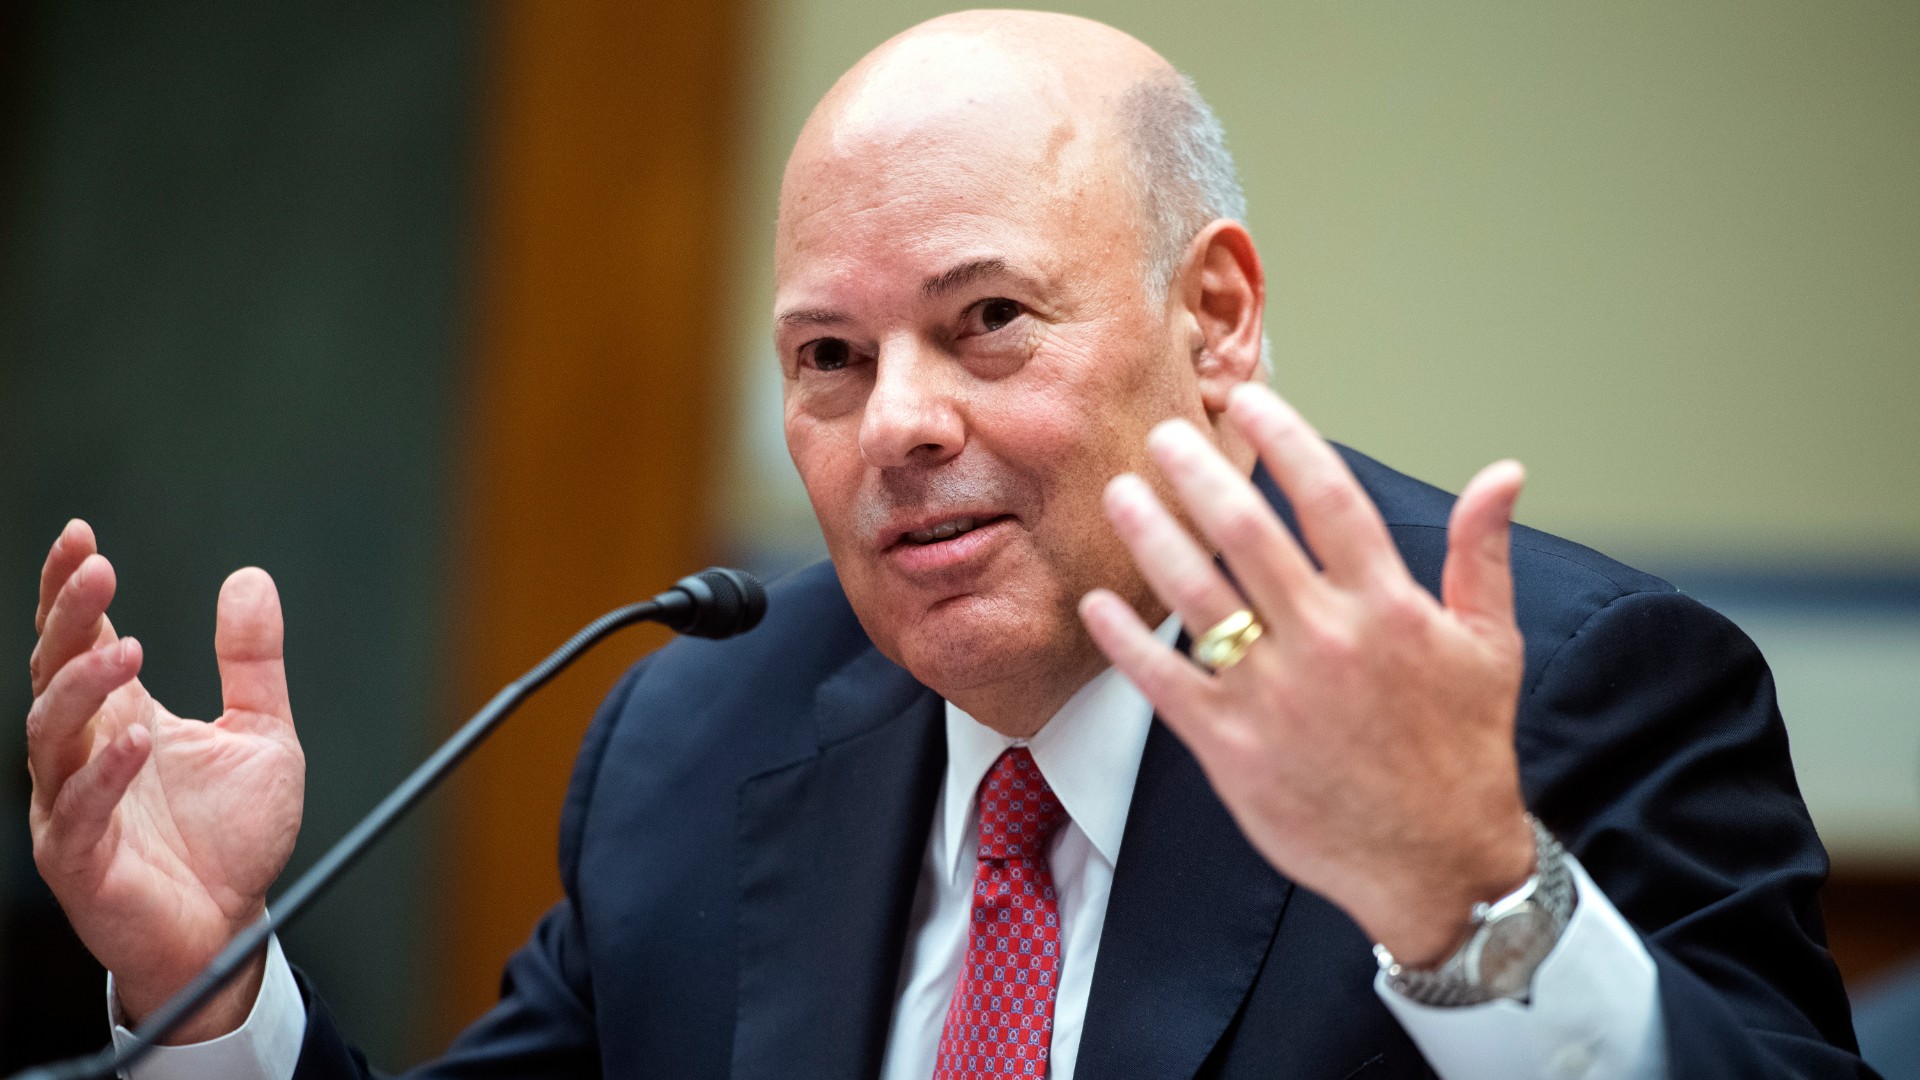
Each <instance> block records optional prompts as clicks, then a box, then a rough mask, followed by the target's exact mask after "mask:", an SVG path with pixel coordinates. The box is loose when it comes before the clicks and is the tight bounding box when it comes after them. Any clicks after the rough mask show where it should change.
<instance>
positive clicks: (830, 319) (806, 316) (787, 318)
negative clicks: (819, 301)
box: [777, 308, 847, 326]
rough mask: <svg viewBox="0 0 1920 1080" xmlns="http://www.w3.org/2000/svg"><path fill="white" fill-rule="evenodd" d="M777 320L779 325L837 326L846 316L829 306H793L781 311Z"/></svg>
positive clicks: (845, 319) (844, 320)
mask: <svg viewBox="0 0 1920 1080" xmlns="http://www.w3.org/2000/svg"><path fill="white" fill-rule="evenodd" d="M777 321H778V322H779V323H780V325H781V326H839V325H840V324H842V323H844V322H846V321H847V317H846V316H845V315H844V314H842V313H840V312H838V311H834V310H833V309H831V308H795V309H794V310H792V311H783V312H781V313H780V318H779V319H778V320H777Z"/></svg>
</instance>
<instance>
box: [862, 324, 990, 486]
mask: <svg viewBox="0 0 1920 1080" xmlns="http://www.w3.org/2000/svg"><path fill="white" fill-rule="evenodd" d="M956 375H957V373H956V372H954V371H953V370H952V368H951V365H949V364H947V363H944V362H943V358H942V357H941V356H940V355H939V353H938V351H937V350H933V349H930V348H927V347H926V346H924V345H922V344H920V343H918V342H913V341H899V342H888V343H886V344H884V345H883V346H882V347H881V350H880V356H879V358H878V359H877V361H876V362H875V364H874V382H873V389H872V391H870V392H869V393H868V395H867V404H866V412H865V413H864V415H862V416H861V418H860V456H861V457H864V458H866V460H867V464H869V465H873V466H875V467H878V468H883V469H886V468H897V467H900V466H903V465H920V466H926V465H937V464H939V463H940V462H942V461H945V460H947V459H948V458H951V457H953V456H954V455H955V454H958V453H959V452H960V448H961V446H962V444H963V443H964V442H965V441H966V425H965V423H964V421H963V420H962V419H961V413H960V410H959V409H958V407H957V405H958V402H957V401H956V388H955V385H954V380H955V377H956Z"/></svg>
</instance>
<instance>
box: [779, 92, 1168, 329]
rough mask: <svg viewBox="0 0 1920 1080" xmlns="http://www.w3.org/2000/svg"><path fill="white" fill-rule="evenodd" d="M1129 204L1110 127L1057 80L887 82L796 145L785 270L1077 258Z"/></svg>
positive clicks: (1107, 235) (840, 107) (832, 108)
mask: <svg viewBox="0 0 1920 1080" xmlns="http://www.w3.org/2000/svg"><path fill="white" fill-rule="evenodd" d="M945 59H950V58H943V60H945ZM976 74H977V73H976ZM1130 206H1131V202H1130V198H1129V195H1128V193H1127V190H1126V185H1125V179H1124V176H1123V174H1122V172H1121V162H1120V161H1119V160H1118V155H1116V154H1115V153H1113V151H1112V139H1111V138H1109V137H1108V136H1107V133H1106V130H1105V126H1104V125H1103V124H1100V123H1098V122H1096V119H1095V118H1090V117H1088V116H1085V115H1079V114H1076V112H1075V111H1074V110H1072V109H1070V108H1067V107H1066V105H1065V102H1064V100H1063V95H1062V93H1061V92H1060V91H1059V89H1058V88H1057V87H1052V86H1049V85H1046V84H1044V83H1041V84H1032V83H1023V82H1020V81H1018V80H1014V79H1011V78H1009V79H1007V80H1003V81H1002V82H1001V83H999V84H994V83H993V82H992V81H991V80H989V81H988V82H987V83H984V84H983V83H981V82H979V81H978V79H977V78H970V79H969V81H968V82H967V83H966V84H965V85H953V84H942V83H940V82H939V81H938V80H937V79H936V80H933V81H932V82H931V83H928V82H920V83H915V84H913V85H904V84H901V83H899V82H898V80H881V81H879V82H878V83H870V84H866V85H863V86H862V87H861V88H860V90H859V91H858V92H857V93H853V94H850V95H848V96H847V97H846V99H845V100H838V101H836V100H835V99H833V98H830V99H829V101H828V102H826V103H823V105H822V109H821V114H819V115H816V116H815V118H814V119H813V120H812V121H810V122H809V124H808V129H807V131H806V132H804V133H803V134H802V136H801V139H800V141H799V143H798V144H797V145H796V146H795V149H794V153H793V157H792V158H791V159H790V160H789V162H788V166H787V173H786V176H785V179H784V182H783V183H782V185H781V200H780V222H779V228H778V233H777V241H776V251H775V274H776V278H777V280H778V283H779V287H780V288H781V290H782V291H785V290H787V289H789V288H790V287H793V286H796V285H800V284H803V283H805V282H809V281H811V282H814V283H818V281H817V279H819V278H820V277H821V276H822V275H826V276H828V277H831V276H836V275H840V274H843V273H845V272H848V271H850V270H852V269H856V268H858V267H876V268H877V267H892V268H896V269H899V268H905V267H909V266H920V265H923V264H925V263H926V262H927V261H929V260H934V261H950V260H951V259H953V258H954V257H956V256H957V255H959V254H963V253H964V254H977V255H994V256H1001V257H1008V258H1014V259H1020V260H1022V261H1027V262H1030V263H1033V264H1036V265H1038V264H1044V263H1047V262H1057V261H1061V260H1066V261H1074V259H1075V257H1076V256H1077V255H1080V254H1084V252H1085V251H1086V250H1089V249H1097V248H1099V247H1101V246H1110V245H1111V244H1112V243H1114V242H1115V234H1116V233H1126V232H1129V231H1130V227H1131V224H1132V222H1131V218H1130V215H1129V214H1128V209H1129V207H1130Z"/></svg>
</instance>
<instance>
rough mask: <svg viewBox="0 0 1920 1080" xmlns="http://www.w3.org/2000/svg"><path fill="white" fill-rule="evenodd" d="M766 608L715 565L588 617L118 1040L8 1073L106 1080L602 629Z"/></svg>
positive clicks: (721, 630)
mask: <svg viewBox="0 0 1920 1080" xmlns="http://www.w3.org/2000/svg"><path fill="white" fill-rule="evenodd" d="M766 613H767V589H766V586H764V585H762V584H761V583H760V579H758V578H756V577H754V576H753V575H752V574H749V573H747V572H745V571H743V570H728V569H724V568H721V567H714V568H712V569H708V570H702V571H701V572H700V573H698V574H693V575H690V576H688V577H684V578H681V579H680V580H679V581H677V582H675V583H674V586H673V588H671V589H668V590H667V591H666V592H663V593H661V594H660V595H658V596H656V597H654V598H653V599H651V600H646V601H642V602H641V603H638V604H628V605H627V606H626V607H623V608H616V609H614V610H613V611H609V612H607V613H606V614H605V615H602V616H600V617H599V618H597V619H595V620H593V621H592V622H590V623H588V624H587V625H586V626H585V627H584V628H582V629H581V631H580V632H579V633H577V634H575V635H573V636H572V637H571V638H568V639H567V642H566V644H564V645H562V646H560V647H559V648H558V649H555V650H554V651H553V652H552V653H550V654H549V655H548V656H547V658H546V659H544V660H542V661H540V662H539V663H538V664H535V665H534V666H533V667H532V668H531V669H530V670H528V672H527V673H526V674H525V675H522V676H520V677H519V678H518V679H515V680H514V681H513V682H510V683H508V684H507V685H506V687H505V688H504V689H502V690H501V691H500V692H499V693H497V694H495V695H494V696H493V699H492V700H491V701H488V702H487V703H486V705H484V706H482V707H481V709H480V711H479V712H477V713H474V714H473V718H472V719H470V720H468V721H467V722H466V723H465V724H462V725H461V726H460V730H459V731H456V732H454V733H453V737H452V738H450V739H448V740H447V741H446V742H445V743H443V744H441V746H440V749H438V750H436V751H434V752H433V756H432V757H429V758H428V759H427V760H425V761H423V762H421V763H420V766H419V767H418V768H416V769H414V770H413V772H412V773H410V774H408V776H407V778H406V779H405V780H402V781H401V782H400V786H399V787H396V788H394V789H393V792H392V793H391V794H389V795H388V796H387V797H386V798H384V799H382V800H380V804H379V805H378V806H375V807H374V808H373V810H372V811H371V812H369V813H368V814H367V816H366V817H364V818H362V819H361V820H360V823H359V824H358V825H355V826H354V827H353V829H352V831H350V832H348V833H347V835H345V836H343V837H341V838H340V840H339V841H338V842H337V843H335V844H334V845H333V847H332V848H330V849H328V851H327V853H326V854H325V855H322V856H321V857H320V859H319V861H317V862H315V863H314V864H313V865H312V866H311V867H309V868H308V869H307V872H306V873H304V874H302V875H300V879H299V880H298V881H295V882H294V883H293V884H292V885H291V886H290V887H288V889H287V891H286V892H284V893H281V894H280V896H279V898H278V899H277V900H275V901H274V902H273V903H272V904H270V905H268V907H267V911H266V912H265V913H264V914H262V915H261V916H260V918H259V919H257V920H255V921H254V923H253V925H251V926H249V927H247V929H246V930H244V931H242V932H241V933H240V934H239V936H237V937H235V938H234V939H233V941H231V942H229V943H228V945H227V947H226V948H224V949H222V950H220V954H219V955H218V956H215V957H214V958H213V961H212V963H209V964H208V965H207V966H206V968H205V970H203V971H201V972H200V974H199V975H197V976H195V977H194V979H193V981H192V982H189V983H188V984H187V985H185V986H183V987H181V988H180V991H179V992H178V993H176V994H174V995H173V997H172V998H170V999H168V1001H167V1003H166V1004H164V1005H162V1006H161V1007H160V1008H159V1009H157V1010H155V1011H154V1013H153V1015H152V1016H149V1017H148V1018H147V1019H146V1021H145V1022H143V1023H142V1024H141V1025H140V1026H139V1028H138V1029H136V1030H135V1031H134V1033H133V1035H134V1037H133V1040H132V1041H131V1042H129V1043H128V1044H127V1046H126V1048H125V1049H124V1050H122V1049H117V1048H116V1047H113V1046H108V1047H106V1048H104V1049H102V1050H100V1051H99V1052H97V1053H93V1054H88V1055H86V1056H85V1057H78V1058H72V1059H70V1060H67V1061H61V1062H55V1063H53V1064H50V1065H42V1066H38V1067H36V1068H32V1069H28V1070H26V1071H25V1072H21V1073H17V1074H15V1075H14V1077H13V1078H12V1080H110V1078H112V1077H113V1076H115V1075H116V1074H117V1073H118V1072H119V1071H120V1070H122V1069H125V1068H127V1067H128V1066H131V1065H133V1064H134V1063H135V1062H138V1061H139V1060H140V1059H141V1058H144V1057H146V1056H147V1054H148V1053H150V1052H151V1051H152V1050H153V1048H154V1046H155V1045H157V1044H158V1043H159V1041H160V1040H161V1039H163V1038H165V1037H166V1036H167V1034H168V1033H169V1032H171V1031H173V1030H174V1029H175V1028H177V1027H179V1026H180V1024H181V1022H182V1021H184V1020H186V1018H187V1017H189V1016H191V1015H193V1013H194V1012H195V1011H196V1010H198V1009H199V1008H200V1007H201V1006H202V1005H205V1004H206V1003H207V1002H208V1001H209V1000H210V999H211V998H212V997H213V995H214V994H216V993H218V992H219V991H220V988H221V987H223V986H225V985H227V983H229V982H231V981H232V980H233V978H234V976H235V975H238V974H239V973H240V970H241V969H242V968H244V967H246V966H247V963H248V961H249V960H251V959H252V957H253V955H254V954H255V953H258V952H259V951H260V950H261V949H263V948H265V947H266V945H267V940H268V939H269V938H271V937H272V936H273V935H274V933H275V932H276V931H278V930H279V929H280V928H282V927H284V926H287V925H288V924H290V923H292V922H293V921H294V920H295V919H296V918H298V917H299V916H300V914H301V913H302V912H303V911H305V910H306V908H307V906H308V905H309V904H311V903H312V902H313V901H314V899H315V898H316V897H318V896H319V895H320V894H321V893H322V892H324V891H325V890H326V889H327V887H328V886H330V885H332V884H333V883H334V882H335V881H336V880H338V879H339V878H340V876H341V875H342V874H344V873H346V872H347V870H349V869H350V868H352V866H353V864H354V863H356V862H358V861H359V860H360V856H362V855H364V854H366V852H367V849H368V848H370V847H372V846H373V845H374V843H375V842H377V841H378V840H379V839H380V838H381V837H382V836H384V835H385V834H386V832H387V830H388V829H391V828H392V827H393V826H394V824H395V823H396V822H398V821H399V820H400V819H401V818H402V817H404V816H405V815H406V813H407V811H409V810H411V809H413V807H414V805H415V804H417V803H418V802H419V801H420V800H421V799H422V798H424V797H425V796H426V794H427V792H429V791H432V790H433V788H434V787H435V786H436V785H438V784H439V783H440V781H441V780H443V779H445V778H446V775H447V774H448V773H450V772H452V771H453V770H454V768H455V767H456V766H458V765H459V764H460V763H461V762H462V761H464V760H466V757H467V755H468V754H471V753H472V752H473V750H474V748H475V747H477V746H479V745H480V743H481V742H482V741H484V740H485V739H486V737H487V736H488V735H491V734H492V733H493V730H494V729H495V728H497V727H499V726H500V722H501V721H503V720H505V719H506V718H507V717H508V716H509V715H510V714H511V713H512V712H513V710H514V709H516V708H518V707H519V706H520V703H521V702H523V701H525V700H526V699H527V698H528V697H529V696H530V695H532V694H533V692H534V691H536V690H538V689H540V688H541V687H542V686H545V685H546V684H547V683H548V682H549V681H550V680H551V679H552V678H553V677H554V676H555V675H558V674H559V673H560V672H561V671H562V670H564V669H565V668H566V666H567V665H568V664H571V663H573V662H574V661H575V660H576V659H578V658H579V656H580V654H581V653H584V652H586V651H587V650H588V649H591V648H592V647H594V646H595V645H597V644H599V643H600V641H601V640H602V639H603V638H605V637H606V636H607V635H609V634H611V633H613V632H614V631H616V630H619V629H621V628H622V627H626V626H631V625H633V624H634V623H637V622H657V623H661V624H663V625H665V626H667V627H670V628H671V629H673V630H675V631H676V632H678V633H681V634H688V635H692V636H694V637H703V638H728V637H732V636H734V635H735V634H744V633H746V632H747V631H748V630H751V629H753V628H754V627H755V626H758V625H759V624H760V619H761V617H762V616H764V615H766Z"/></svg>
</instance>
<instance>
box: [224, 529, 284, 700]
mask: <svg viewBox="0 0 1920 1080" xmlns="http://www.w3.org/2000/svg"><path fill="white" fill-rule="evenodd" d="M284 637H285V629H284V627H283V624H282V622H281V617H280V593H279V590H277V589H275V588H274V586H273V578H271V577H269V576H267V572H266V571H265V570H262V569H260V568H258V567H253V566H249V567H247V568H246V569H243V570H235V571H234V572H233V573H232V574H231V575H229V576H228V577H227V580H226V582H225V584H223V585H221V586H220V605H219V611H218V614H217V616H216V617H215V620H214V633H213V651H214V654H215V655H216V656H217V657H218V659H219V661H220V695H221V699H222V700H223V702H224V703H225V705H226V709H227V711H228V712H230V713H231V712H240V713H251V714H255V715H258V716H266V717H272V718H274V719H278V720H284V721H288V722H291V721H292V719H293V708H292V706H291V705H289V704H288V701H287V666H286V661H285V659H284V657H283V653H282V648H283V642H284Z"/></svg>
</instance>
